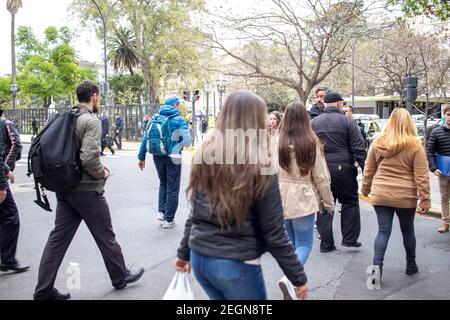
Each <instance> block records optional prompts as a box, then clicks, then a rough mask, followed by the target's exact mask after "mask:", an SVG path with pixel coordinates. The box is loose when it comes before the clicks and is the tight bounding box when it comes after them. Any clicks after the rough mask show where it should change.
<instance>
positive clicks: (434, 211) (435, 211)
mask: <svg viewBox="0 0 450 320" xmlns="http://www.w3.org/2000/svg"><path fill="white" fill-rule="evenodd" d="M20 139H21V141H22V143H28V144H29V143H31V135H22V134H21V135H20ZM122 146H123V149H122V150H123V151H129V152H131V151H135V152H136V153H137V152H138V151H139V148H140V146H141V143H140V142H133V141H123V142H122ZM185 150H187V151H194V150H195V148H194V147H192V148H185ZM361 180H362V174H361V170H359V175H358V182H360V183H361ZM430 192H431V210H430V212H429V215H430V216H432V217H435V218H439V219H440V218H441V200H440V195H439V184H438V181H437V179H436V177H435V176H434V174H432V173H430ZM359 198H360V200H362V201H365V202H367V203H370V198H367V197H364V196H363V195H362V194H360V197H359Z"/></svg>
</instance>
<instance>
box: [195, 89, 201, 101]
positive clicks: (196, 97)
mask: <svg viewBox="0 0 450 320" xmlns="http://www.w3.org/2000/svg"><path fill="white" fill-rule="evenodd" d="M198 100H200V90H195V91H194V101H198Z"/></svg>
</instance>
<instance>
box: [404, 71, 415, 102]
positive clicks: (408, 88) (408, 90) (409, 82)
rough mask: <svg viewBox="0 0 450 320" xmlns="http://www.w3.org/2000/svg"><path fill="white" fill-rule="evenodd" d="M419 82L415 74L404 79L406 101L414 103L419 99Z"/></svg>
mask: <svg viewBox="0 0 450 320" xmlns="http://www.w3.org/2000/svg"><path fill="white" fill-rule="evenodd" d="M417 84H418V78H417V77H414V76H408V77H406V78H404V79H403V87H404V88H405V89H404V90H403V97H404V98H405V101H406V102H409V103H414V102H415V101H416V99H417Z"/></svg>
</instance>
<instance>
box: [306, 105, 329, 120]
mask: <svg viewBox="0 0 450 320" xmlns="http://www.w3.org/2000/svg"><path fill="white" fill-rule="evenodd" d="M324 111H325V107H323V106H320V105H319V104H318V103H316V104H314V105H313V106H312V108H311V109H310V110H309V118H310V119H311V120H312V119H314V118H317V117H318V116H320V115H321V114H322V113H323V112H324Z"/></svg>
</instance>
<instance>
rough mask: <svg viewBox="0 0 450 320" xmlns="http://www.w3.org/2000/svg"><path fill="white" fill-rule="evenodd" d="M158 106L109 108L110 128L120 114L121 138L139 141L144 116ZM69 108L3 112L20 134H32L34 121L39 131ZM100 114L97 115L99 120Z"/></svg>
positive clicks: (155, 110)
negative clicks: (48, 121) (52, 115)
mask: <svg viewBox="0 0 450 320" xmlns="http://www.w3.org/2000/svg"><path fill="white" fill-rule="evenodd" d="M159 107H160V105H159V104H150V105H131V106H120V105H118V106H109V107H108V108H107V109H106V108H102V110H108V114H109V123H110V126H112V125H114V124H115V122H116V114H120V116H121V117H122V119H123V121H124V132H123V138H124V139H125V140H128V141H139V140H140V139H141V137H142V133H143V130H144V128H143V122H144V116H145V115H146V114H148V115H149V116H150V117H151V116H153V115H154V114H155V113H157V112H158V111H159ZM69 110H70V108H52V109H44V108H26V109H15V110H12V109H9V110H5V111H4V116H5V117H6V118H7V119H10V120H13V121H14V122H15V123H16V124H17V127H18V129H19V132H20V133H21V134H32V133H33V129H32V122H33V119H36V120H37V121H38V123H39V129H42V128H43V127H44V125H45V123H46V122H47V120H48V118H49V117H50V115H51V114H53V113H55V112H58V113H64V112H66V111H69ZM101 115H102V113H99V114H98V117H99V119H100V118H101Z"/></svg>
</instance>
